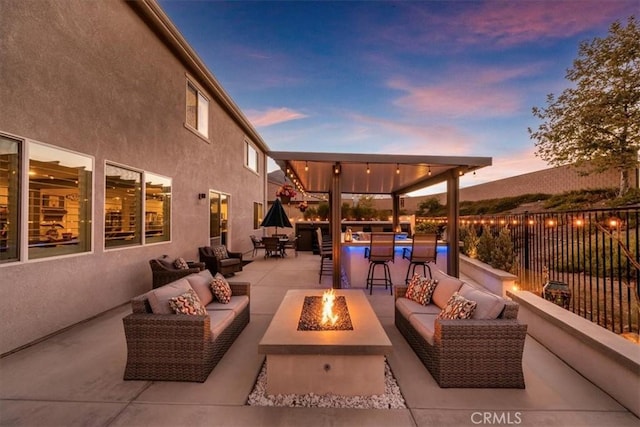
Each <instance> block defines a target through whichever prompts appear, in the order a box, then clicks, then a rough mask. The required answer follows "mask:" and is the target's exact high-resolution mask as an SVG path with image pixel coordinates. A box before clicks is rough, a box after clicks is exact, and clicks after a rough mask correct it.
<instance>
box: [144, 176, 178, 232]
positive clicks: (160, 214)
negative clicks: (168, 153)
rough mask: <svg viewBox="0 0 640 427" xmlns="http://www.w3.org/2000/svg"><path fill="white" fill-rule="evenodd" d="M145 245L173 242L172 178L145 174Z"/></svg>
mask: <svg viewBox="0 0 640 427" xmlns="http://www.w3.org/2000/svg"><path fill="white" fill-rule="evenodd" d="M144 194H145V203H144V236H145V243H155V242H166V241H169V240H171V178H167V177H164V176H160V175H156V174H153V173H149V172H145V174H144Z"/></svg>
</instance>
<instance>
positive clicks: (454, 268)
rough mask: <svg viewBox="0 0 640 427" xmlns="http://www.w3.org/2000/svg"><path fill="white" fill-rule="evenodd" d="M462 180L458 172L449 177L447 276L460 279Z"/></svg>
mask: <svg viewBox="0 0 640 427" xmlns="http://www.w3.org/2000/svg"><path fill="white" fill-rule="evenodd" d="M459 200H460V178H459V172H458V170H452V171H450V172H449V176H448V177H447V236H448V242H447V274H449V275H450V276H454V277H460V243H459V240H460V232H459V229H458V226H459V224H460V206H459Z"/></svg>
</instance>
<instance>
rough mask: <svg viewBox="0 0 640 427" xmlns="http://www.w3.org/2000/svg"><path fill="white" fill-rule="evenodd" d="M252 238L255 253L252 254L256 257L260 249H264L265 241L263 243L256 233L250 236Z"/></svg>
mask: <svg viewBox="0 0 640 427" xmlns="http://www.w3.org/2000/svg"><path fill="white" fill-rule="evenodd" d="M249 237H250V238H251V243H252V244H253V254H252V256H253V257H255V256H256V255H257V254H258V251H259V250H260V249H264V243H262V240H260V239H258V237H256V236H255V235H253V234H252V235H251V236H249Z"/></svg>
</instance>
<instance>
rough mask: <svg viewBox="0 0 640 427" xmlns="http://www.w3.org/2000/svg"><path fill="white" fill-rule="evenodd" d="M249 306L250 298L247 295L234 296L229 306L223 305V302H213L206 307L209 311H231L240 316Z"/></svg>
mask: <svg viewBox="0 0 640 427" xmlns="http://www.w3.org/2000/svg"><path fill="white" fill-rule="evenodd" d="M248 304H249V297H248V296H247V295H232V296H231V301H229V302H228V303H227V304H222V303H221V302H219V301H217V300H214V301H213V302H211V303H209V304H207V306H206V307H205V308H206V309H207V311H216V310H231V311H233V313H234V315H236V316H237V315H238V314H240V312H241V311H242V310H244V308H245V307H246V306H247V305H248Z"/></svg>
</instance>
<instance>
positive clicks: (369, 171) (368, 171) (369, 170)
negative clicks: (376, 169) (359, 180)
mask: <svg viewBox="0 0 640 427" xmlns="http://www.w3.org/2000/svg"><path fill="white" fill-rule="evenodd" d="M367 173H371V169H369V163H367Z"/></svg>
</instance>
